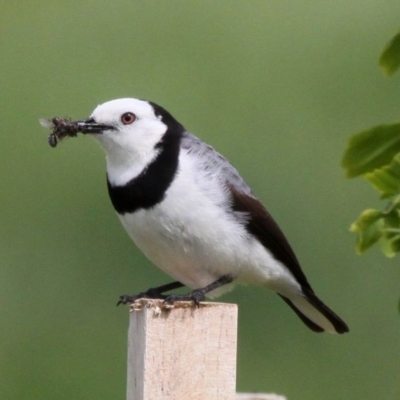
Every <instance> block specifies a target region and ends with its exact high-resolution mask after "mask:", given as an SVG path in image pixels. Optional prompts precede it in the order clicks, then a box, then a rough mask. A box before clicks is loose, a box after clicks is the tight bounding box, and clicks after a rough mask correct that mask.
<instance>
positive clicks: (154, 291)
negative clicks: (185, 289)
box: [117, 282, 184, 306]
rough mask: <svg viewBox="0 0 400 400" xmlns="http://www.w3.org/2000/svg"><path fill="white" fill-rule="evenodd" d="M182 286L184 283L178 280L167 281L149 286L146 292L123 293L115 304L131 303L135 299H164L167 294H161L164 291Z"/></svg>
mask: <svg viewBox="0 0 400 400" xmlns="http://www.w3.org/2000/svg"><path fill="white" fill-rule="evenodd" d="M182 286H184V285H183V284H182V283H180V282H171V283H167V284H166V285H162V286H157V287H155V288H150V289H149V290H147V291H146V292H142V293H139V294H135V295H128V294H124V295H122V296H120V297H119V301H118V303H117V306H119V305H120V304H128V303H133V302H134V301H136V300H137V299H166V298H167V297H168V296H166V295H165V294H163V293H164V292H169V291H170V290H173V289H178V288H181V287H182Z"/></svg>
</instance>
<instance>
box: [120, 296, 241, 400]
mask: <svg viewBox="0 0 400 400" xmlns="http://www.w3.org/2000/svg"><path fill="white" fill-rule="evenodd" d="M131 310H132V312H131V314H130V323H129V331H128V389H127V399H128V400H235V398H236V394H235V386H236V342H237V306H236V304H225V303H207V302H205V303H201V304H200V307H199V308H196V307H194V306H193V305H192V303H191V302H177V303H175V304H174V307H173V308H166V307H165V305H163V303H162V301H161V300H148V299H140V300H139V301H137V302H135V303H134V304H133V305H132V306H131Z"/></svg>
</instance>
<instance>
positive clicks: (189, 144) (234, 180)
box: [181, 131, 254, 196]
mask: <svg viewBox="0 0 400 400" xmlns="http://www.w3.org/2000/svg"><path fill="white" fill-rule="evenodd" d="M181 147H182V148H184V149H185V150H187V151H188V153H190V154H191V155H192V156H193V157H196V159H197V166H198V168H199V169H203V170H205V171H210V173H212V174H213V175H218V178H219V180H220V181H221V183H222V184H227V185H229V186H232V187H234V188H236V189H237V190H239V191H240V192H242V193H246V194H248V195H249V196H254V195H253V193H252V191H251V189H250V188H249V186H248V185H247V184H246V182H245V181H244V180H243V179H242V177H241V176H240V175H239V173H238V172H237V171H236V169H235V168H233V167H232V165H231V164H230V163H229V161H228V160H227V159H226V158H225V157H224V156H222V155H221V154H219V153H218V152H217V151H215V150H214V149H213V148H212V147H211V146H210V145H208V144H206V143H204V142H203V141H201V140H200V139H199V138H197V137H196V136H194V135H193V134H191V133H189V132H187V131H186V132H185V133H184V134H183V137H182V142H181Z"/></svg>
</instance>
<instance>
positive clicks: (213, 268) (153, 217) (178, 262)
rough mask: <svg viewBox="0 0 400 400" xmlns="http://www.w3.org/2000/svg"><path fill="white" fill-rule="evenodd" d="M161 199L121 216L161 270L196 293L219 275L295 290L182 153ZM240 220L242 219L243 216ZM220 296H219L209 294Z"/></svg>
mask: <svg viewBox="0 0 400 400" xmlns="http://www.w3.org/2000/svg"><path fill="white" fill-rule="evenodd" d="M179 161H180V163H179V170H178V173H177V176H176V177H175V179H174V181H173V183H172V184H171V186H170V187H169V189H168V191H167V193H166V196H165V199H164V200H163V201H162V202H161V203H160V204H158V205H156V206H155V207H154V208H152V209H149V210H139V211H136V212H135V213H133V214H125V215H120V216H119V217H120V219H121V222H122V224H123V225H124V227H125V229H126V230H127V232H128V233H129V235H130V236H131V238H132V239H133V241H134V242H135V243H136V245H137V246H138V247H139V248H140V249H141V250H142V251H143V253H144V254H145V255H146V256H147V257H148V258H149V259H150V260H151V261H152V262H153V263H154V264H155V265H157V266H158V267H159V268H160V269H162V270H163V271H164V272H166V273H167V274H169V275H171V276H172V277H173V278H174V279H176V280H178V281H180V282H181V283H183V284H184V285H186V286H188V287H190V288H193V289H197V288H200V287H204V286H206V285H208V284H210V283H212V282H214V281H215V280H217V279H219V278H220V277H221V276H222V275H226V274H230V275H232V276H233V277H234V278H237V279H238V280H241V281H245V282H252V283H258V284H264V285H265V284H267V285H268V283H269V286H270V287H271V288H272V289H274V287H275V286H276V287H278V286H279V287H281V286H282V285H287V284H288V283H290V286H293V285H295V286H298V285H297V283H296V282H295V281H294V279H293V277H292V275H291V274H290V273H289V272H288V271H287V269H286V268H285V267H284V266H283V265H282V264H281V263H279V262H278V261H276V260H275V259H273V258H272V256H271V255H270V253H269V252H268V251H266V249H265V248H264V247H263V246H262V245H261V244H260V243H259V242H258V241H257V240H256V239H255V238H253V237H252V236H251V235H249V234H248V233H247V231H246V229H245V227H244V224H243V218H242V221H241V220H240V218H239V219H238V216H237V215H235V214H233V213H231V212H228V210H229V204H228V196H227V195H226V193H225V192H224V191H225V190H226V189H225V188H224V186H223V185H222V184H221V183H222V182H219V181H218V179H220V178H219V177H218V175H212V174H211V173H210V172H207V171H204V172H201V171H199V169H198V168H196V162H195V160H194V159H193V157H190V155H188V154H187V152H185V151H182V152H181V155H180V160H179ZM242 217H243V216H242ZM214 294H215V295H216V294H219V292H218V293H214Z"/></svg>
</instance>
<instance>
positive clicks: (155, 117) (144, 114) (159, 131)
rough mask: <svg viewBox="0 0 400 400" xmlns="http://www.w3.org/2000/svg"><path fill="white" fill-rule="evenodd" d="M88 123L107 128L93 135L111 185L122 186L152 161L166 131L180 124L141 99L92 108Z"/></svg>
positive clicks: (166, 113) (155, 106)
mask: <svg viewBox="0 0 400 400" xmlns="http://www.w3.org/2000/svg"><path fill="white" fill-rule="evenodd" d="M88 121H90V122H91V123H92V124H93V123H94V124H99V125H104V126H109V127H110V128H111V129H105V130H102V131H101V132H96V134H94V135H93V136H94V137H95V138H96V139H97V140H98V141H99V142H100V143H101V145H102V146H103V148H104V150H105V152H106V160H107V173H108V178H109V180H110V182H111V183H113V184H115V185H123V184H124V183H126V182H127V181H129V180H130V179H132V178H134V177H135V176H137V175H139V174H140V173H141V172H142V171H143V170H144V169H145V168H146V166H148V165H149V163H150V162H151V161H152V160H154V159H155V157H156V156H157V154H158V152H159V149H158V148H157V145H158V144H159V143H160V142H161V141H162V139H163V137H164V135H165V133H166V132H167V130H168V128H169V126H168V125H169V123H171V122H172V123H173V124H177V126H179V127H181V125H180V124H179V123H178V122H177V121H175V119H174V118H173V117H172V116H171V115H170V114H169V113H168V112H167V111H165V110H164V109H163V108H161V107H159V106H157V105H155V104H153V103H150V102H148V101H144V100H138V99H129V98H126V99H117V100H112V101H108V102H107V103H104V104H101V105H99V106H97V107H96V109H95V110H94V111H93V113H92V115H91V116H90V119H89V120H88Z"/></svg>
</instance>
